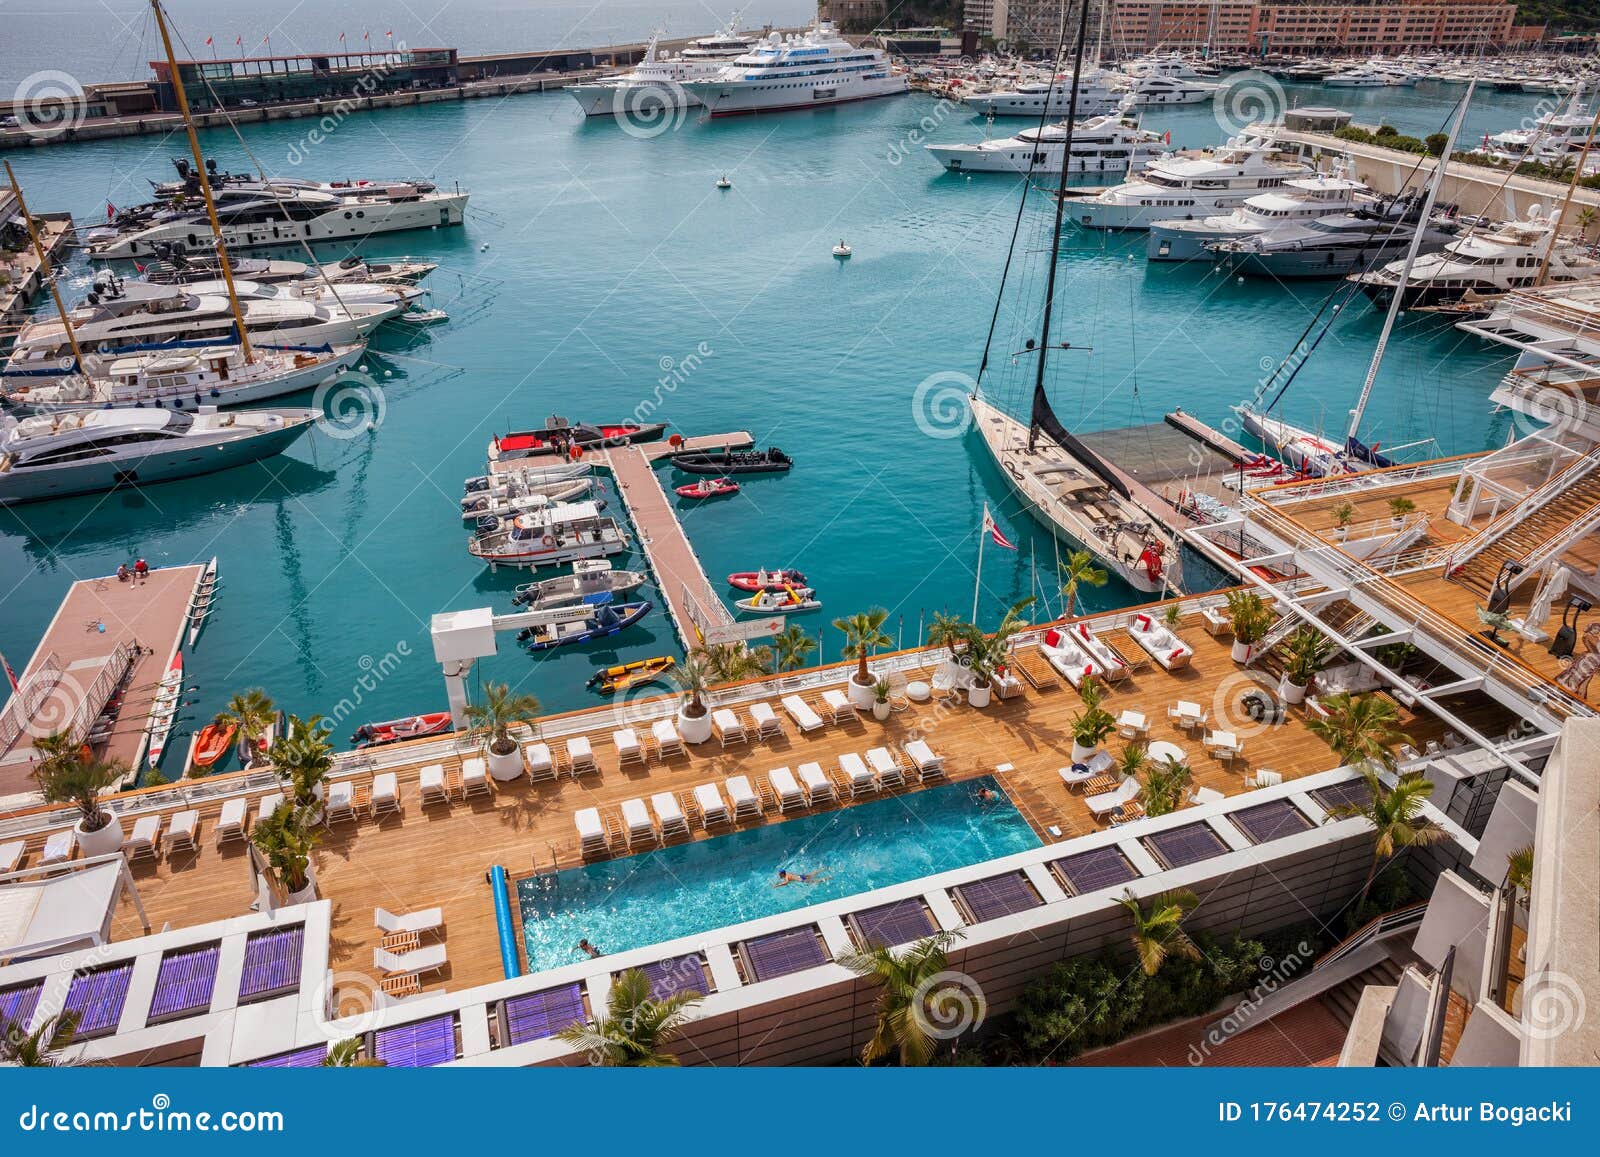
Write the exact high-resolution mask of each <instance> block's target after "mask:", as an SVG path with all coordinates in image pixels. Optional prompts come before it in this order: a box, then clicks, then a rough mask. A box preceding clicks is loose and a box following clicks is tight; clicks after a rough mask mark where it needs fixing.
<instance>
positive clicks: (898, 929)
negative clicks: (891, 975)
mask: <svg viewBox="0 0 1600 1157" xmlns="http://www.w3.org/2000/svg"><path fill="white" fill-rule="evenodd" d="M850 923H851V925H853V926H854V928H855V931H856V936H857V938H858V939H859V940H860V941H861V943H862V944H863V945H869V944H878V945H882V946H883V947H885V948H893V947H895V945H897V944H909V943H910V942H911V941H913V940H920V939H922V937H924V936H928V935H931V934H932V933H934V932H936V931H938V929H936V928H935V927H934V924H933V917H932V916H929V915H928V909H927V908H926V907H924V906H923V903H922V901H921V900H920V899H918V898H916V897H912V898H910V899H907V900H897V901H895V902H894V903H893V904H880V905H878V907H876V908H868V909H867V910H866V911H865V912H856V913H854V914H852V915H851V917H850Z"/></svg>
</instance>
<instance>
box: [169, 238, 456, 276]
mask: <svg viewBox="0 0 1600 1157" xmlns="http://www.w3.org/2000/svg"><path fill="white" fill-rule="evenodd" d="M228 265H229V266H230V268H231V269H232V271H233V275H234V276H235V277H240V278H243V279H245V280H246V281H254V282H258V283H260V284H262V285H275V284H277V283H279V282H293V281H320V282H323V283H330V282H331V283H334V284H339V283H342V282H351V281H379V282H385V283H395V284H406V285H409V284H413V283H415V282H418V281H421V280H422V279H423V278H424V277H426V276H428V274H430V273H432V272H433V271H434V270H435V269H437V268H439V265H438V263H437V262H434V261H419V260H416V259H415V258H411V257H397V258H394V259H393V260H389V261H369V260H367V259H366V258H362V257H345V258H342V259H340V260H338V261H329V262H325V263H323V264H321V265H312V264H310V263H309V262H305V261H283V260H275V259H269V258H265V257H241V258H238V259H236V260H230V261H229V262H228ZM143 274H144V279H145V280H146V281H148V282H151V283H152V284H155V285H192V284H193V283H195V282H196V281H214V280H216V279H217V278H220V277H221V276H222V266H221V264H220V263H219V262H218V261H217V255H216V253H215V252H207V253H189V252H188V247H187V246H186V245H183V244H182V243H179V244H177V245H173V246H168V247H167V249H166V251H165V252H163V253H162V254H161V256H159V257H158V258H157V259H156V260H154V261H149V262H146V263H145V265H144V266H143Z"/></svg>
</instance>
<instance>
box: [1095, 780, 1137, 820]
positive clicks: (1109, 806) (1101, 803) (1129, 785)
mask: <svg viewBox="0 0 1600 1157" xmlns="http://www.w3.org/2000/svg"><path fill="white" fill-rule="evenodd" d="M1140 790H1141V789H1140V785H1139V781H1138V780H1137V779H1135V778H1134V777H1133V776H1131V775H1130V776H1128V777H1127V778H1126V779H1124V780H1123V781H1122V782H1121V783H1120V784H1118V785H1117V786H1116V787H1115V788H1113V789H1112V790H1111V791H1103V792H1101V793H1100V794H1099V795H1091V796H1086V797H1084V801H1083V802H1084V803H1085V804H1087V805H1088V808H1089V811H1090V813H1091V814H1093V815H1094V817H1095V818H1096V819H1103V818H1105V817H1106V816H1108V815H1112V814H1114V813H1115V812H1116V810H1117V809H1118V808H1120V807H1121V806H1122V805H1123V804H1125V803H1131V802H1132V801H1133V800H1134V799H1135V798H1137V797H1138V795H1139V792H1140Z"/></svg>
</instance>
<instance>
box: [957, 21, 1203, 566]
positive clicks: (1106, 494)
mask: <svg viewBox="0 0 1600 1157" xmlns="http://www.w3.org/2000/svg"><path fill="white" fill-rule="evenodd" d="M1088 7H1089V5H1088V0H1082V11H1081V12H1080V14H1079V20H1078V34H1077V35H1078V39H1077V45H1076V48H1075V50H1074V58H1073V67H1072V76H1071V78H1069V79H1068V80H1067V81H1066V83H1067V84H1069V85H1071V86H1072V93H1073V98H1071V99H1069V101H1068V107H1067V119H1066V125H1067V138H1066V140H1065V142H1064V144H1063V152H1064V153H1065V154H1066V155H1071V152H1072V134H1073V132H1074V125H1075V123H1076V121H1077V111H1078V110H1077V108H1076V107H1075V105H1076V94H1077V92H1078V90H1079V86H1078V85H1077V84H1076V83H1075V82H1076V79H1077V78H1078V77H1079V76H1081V75H1082V70H1083V53H1084V41H1085V39H1086V34H1087V31H1088ZM1066 184H1067V167H1066V166H1062V167H1061V169H1060V178H1059V188H1058V189H1057V192H1056V198H1055V217H1054V224H1053V228H1052V232H1051V248H1050V250H1049V251H1050V252H1051V253H1056V252H1058V251H1059V249H1060V246H1061V230H1062V222H1063V206H1064V203H1065V202H1064V199H1063V197H1062V196H1061V191H1062V190H1064V189H1065V188H1066ZM1031 191H1032V182H1031V181H1025V182H1023V190H1022V196H1023V197H1027V196H1028V194H1029V193H1030V192H1031ZM1019 221H1020V218H1019ZM1016 244H1017V238H1016V236H1015V235H1013V238H1012V251H1013V253H1015V251H1016ZM1057 264H1058V263H1057V262H1056V261H1053V260H1052V261H1047V262H1046V265H1047V268H1048V273H1047V281H1046V287H1045V297H1044V306H1043V311H1042V313H1041V315H1040V317H1041V320H1040V326H1039V333H1040V335H1041V336H1040V337H1039V338H1038V339H1037V340H1036V339H1034V338H1032V337H1029V338H1027V339H1026V341H1025V342H1024V346H1025V349H1026V351H1027V356H1031V357H1033V358H1034V359H1036V360H1035V361H1034V366H1033V368H1034V374H1033V387H1032V395H1031V403H1030V409H1029V418H1028V421H1027V422H1022V421H1019V420H1018V419H1016V418H1014V417H1012V416H1011V414H1009V413H1007V412H1006V410H1004V409H1002V408H1001V407H1000V406H999V405H997V404H996V403H995V401H994V400H991V399H990V398H988V397H987V396H986V395H985V394H984V391H983V386H982V383H983V378H984V370H985V369H986V368H987V365H988V357H989V346H988V344H986V345H985V348H984V358H983V364H982V365H980V367H979V369H978V379H977V384H976V385H975V386H974V387H973V391H972V394H971V396H970V397H969V398H968V405H969V406H970V408H971V412H972V419H973V425H974V428H975V429H976V431H977V434H978V436H979V437H980V438H981V439H982V440H983V444H984V448H985V449H986V450H987V451H988V453H989V456H990V457H991V458H992V459H993V460H994V462H995V464H996V465H997V466H998V467H999V469H1000V473H1001V475H1002V476H1003V477H1004V478H1005V479H1006V482H1007V484H1008V485H1009V486H1010V488H1011V490H1012V491H1013V492H1014V493H1015V494H1016V495H1017V497H1018V498H1019V499H1020V500H1021V501H1022V504H1023V506H1024V507H1025V508H1026V509H1027V511H1028V513H1030V514H1031V515H1033V517H1034V518H1035V519H1037V520H1038V521H1039V522H1040V523H1041V524H1042V525H1043V526H1044V527H1045V528H1046V529H1048V530H1049V531H1050V532H1051V533H1052V534H1053V535H1055V536H1056V537H1057V538H1061V539H1065V540H1067V541H1068V542H1069V543H1071V544H1072V545H1073V547H1074V548H1077V547H1082V548H1083V549H1085V550H1088V551H1089V552H1090V553H1091V554H1093V555H1094V557H1095V560H1096V562H1097V563H1098V564H1099V565H1100V566H1102V567H1104V568H1105V569H1106V570H1107V571H1109V572H1110V573H1112V574H1115V575H1116V576H1117V577H1119V578H1121V579H1122V580H1123V581H1124V582H1126V583H1127V584H1128V585H1129V586H1131V587H1133V588H1134V589H1135V590H1138V591H1143V592H1146V593H1151V594H1155V593H1160V592H1163V591H1165V590H1166V589H1167V588H1169V587H1176V586H1177V585H1178V580H1179V577H1180V575H1179V570H1180V567H1179V551H1178V544H1177V543H1176V541H1175V540H1174V539H1173V538H1172V536H1171V534H1170V533H1169V532H1168V531H1166V530H1165V529H1164V528H1163V527H1161V526H1160V525H1158V523H1157V522H1156V520H1155V519H1154V517H1153V516H1152V515H1151V514H1150V513H1149V511H1148V510H1147V509H1145V508H1144V507H1142V506H1141V505H1140V504H1139V502H1138V501H1137V500H1136V499H1135V497H1134V494H1135V490H1134V487H1135V486H1137V485H1138V484H1137V483H1135V482H1134V481H1133V480H1132V479H1130V478H1128V477H1127V476H1126V475H1124V474H1122V473H1121V472H1120V471H1118V470H1117V469H1116V468H1115V467H1114V466H1113V465H1111V463H1109V462H1107V461H1106V460H1105V459H1104V458H1102V457H1101V456H1100V455H1099V454H1097V453H1095V452H1094V451H1093V450H1092V449H1090V448H1089V447H1088V446H1086V445H1084V444H1083V442H1082V441H1081V440H1079V439H1078V438H1077V437H1075V436H1074V435H1073V434H1072V433H1071V432H1070V431H1069V430H1068V429H1067V428H1066V427H1065V426H1064V425H1063V424H1062V422H1061V421H1060V419H1059V418H1057V417H1056V414H1055V411H1054V410H1053V409H1052V408H1051V405H1050V399H1049V396H1048V394H1047V393H1046V392H1045V369H1046V358H1047V357H1048V354H1049V351H1050V350H1051V349H1052V348H1054V343H1053V341H1052V338H1051V334H1050V325H1051V320H1052V315H1053V313H1054V309H1055V297H1056V266H1057ZM1007 267H1008V269H1009V261H1008V263H1007ZM1004 290H1005V285H1004V282H1003V280H1002V284H1001V286H1000V292H1001V293H1002V294H1003V293H1004ZM998 316H999V303H998V301H997V302H996V307H995V317H996V318H998ZM989 338H990V342H992V341H993V338H994V328H993V325H992V324H991V327H990V333H989Z"/></svg>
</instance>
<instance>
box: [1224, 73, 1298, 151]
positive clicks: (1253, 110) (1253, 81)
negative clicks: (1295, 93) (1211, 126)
mask: <svg viewBox="0 0 1600 1157" xmlns="http://www.w3.org/2000/svg"><path fill="white" fill-rule="evenodd" d="M1288 107H1289V101H1288V98H1287V97H1285V96H1284V94H1283V85H1281V84H1279V83H1278V82H1277V81H1276V80H1275V79H1273V77H1271V76H1269V75H1268V74H1267V73H1265V72H1262V71H1261V70H1259V69H1251V70H1250V71H1248V72H1240V73H1235V74H1234V75H1233V76H1230V77H1229V78H1228V80H1227V82H1226V83H1225V84H1223V86H1222V87H1221V88H1219V89H1217V91H1216V92H1215V93H1214V94H1213V95H1212V97H1211V116H1212V118H1213V119H1214V120H1215V121H1216V122H1217V127H1218V128H1220V129H1221V130H1222V131H1223V133H1224V135H1226V136H1230V137H1231V136H1233V135H1234V134H1235V133H1237V132H1239V131H1240V130H1242V129H1244V128H1246V127H1247V126H1249V125H1252V124H1256V123H1258V122H1264V121H1265V122H1270V121H1276V120H1279V119H1281V118H1282V116H1283V114H1284V111H1285V110H1286V109H1287V108H1288Z"/></svg>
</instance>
